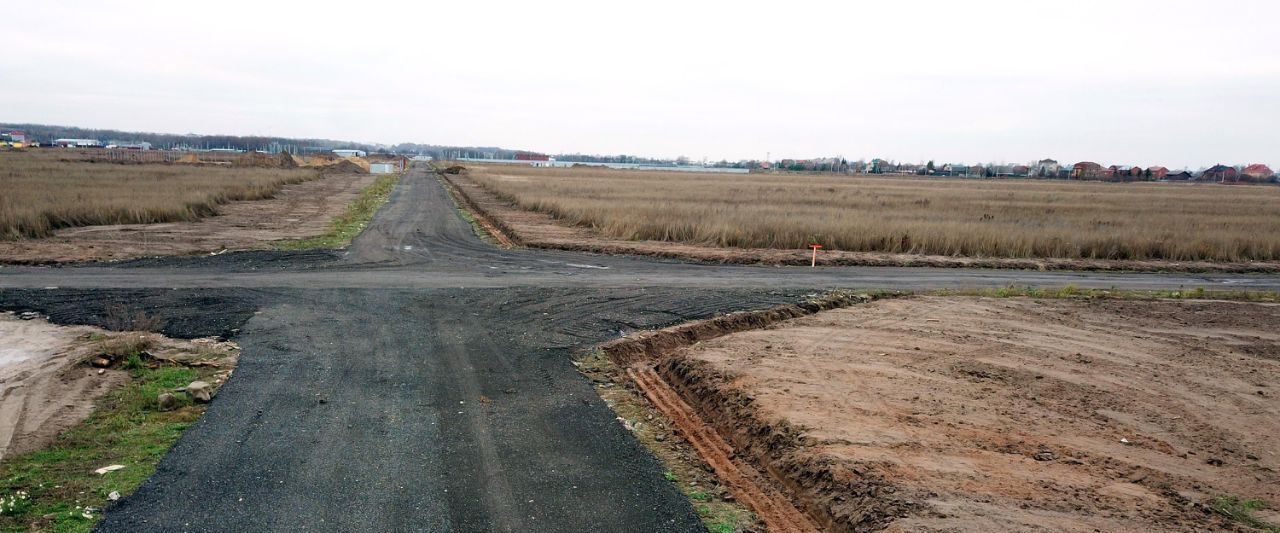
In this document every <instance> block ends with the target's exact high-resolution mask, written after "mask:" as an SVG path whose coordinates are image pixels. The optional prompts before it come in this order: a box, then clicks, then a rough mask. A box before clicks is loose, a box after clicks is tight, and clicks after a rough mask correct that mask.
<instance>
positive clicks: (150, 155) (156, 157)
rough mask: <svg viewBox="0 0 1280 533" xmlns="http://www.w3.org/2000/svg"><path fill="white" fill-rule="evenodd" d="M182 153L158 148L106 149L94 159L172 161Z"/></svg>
mask: <svg viewBox="0 0 1280 533" xmlns="http://www.w3.org/2000/svg"><path fill="white" fill-rule="evenodd" d="M182 155H183V154H181V153H178V152H165V151H160V150H106V151H105V152H103V153H102V154H101V155H100V156H99V158H96V159H99V160H100V161H110V162H112V163H173V162H176V161H177V160H178V159H181V158H182Z"/></svg>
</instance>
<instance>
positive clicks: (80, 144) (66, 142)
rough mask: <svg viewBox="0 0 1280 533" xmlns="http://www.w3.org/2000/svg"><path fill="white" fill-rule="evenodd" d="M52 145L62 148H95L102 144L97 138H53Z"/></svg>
mask: <svg viewBox="0 0 1280 533" xmlns="http://www.w3.org/2000/svg"><path fill="white" fill-rule="evenodd" d="M53 145H54V146H60V147H62V148H96V147H99V146H102V143H101V142H99V141H98V140H97V139H54V140H53Z"/></svg>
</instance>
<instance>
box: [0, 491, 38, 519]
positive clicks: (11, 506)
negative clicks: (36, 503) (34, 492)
mask: <svg viewBox="0 0 1280 533" xmlns="http://www.w3.org/2000/svg"><path fill="white" fill-rule="evenodd" d="M32 505H33V504H32V503H31V495H29V494H27V491H25V490H20V491H16V492H13V493H11V494H8V495H5V496H0V516H22V515H24V514H26V513H27V512H28V511H30V510H31V507H32Z"/></svg>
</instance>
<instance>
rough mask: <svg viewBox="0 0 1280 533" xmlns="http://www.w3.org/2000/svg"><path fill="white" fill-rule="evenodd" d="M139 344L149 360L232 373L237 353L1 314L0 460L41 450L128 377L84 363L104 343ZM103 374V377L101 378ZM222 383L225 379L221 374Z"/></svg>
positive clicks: (213, 345) (221, 345)
mask: <svg viewBox="0 0 1280 533" xmlns="http://www.w3.org/2000/svg"><path fill="white" fill-rule="evenodd" d="M130 336H131V337H139V336H141V337H145V338H146V341H147V344H148V345H149V346H150V347H149V348H148V352H149V353H150V354H151V356H152V357H153V358H154V359H157V360H166V361H176V362H183V363H186V364H192V363H193V362H194V364H210V361H212V360H216V361H217V364H216V365H214V366H226V368H228V372H229V369H230V368H231V367H232V366H234V363H235V357H236V355H238V352H239V349H238V348H237V347H236V346H235V345H234V344H232V343H228V342H221V341H217V340H215V339H209V338H202V339H193V340H189V341H186V340H176V339H170V338H167V337H164V336H162V335H158V334H154V333H141V332H110V331H106V330H103V329H99V328H95V327H90V326H57V325H53V324H50V323H49V322H47V321H46V320H45V319H43V318H36V319H33V320H20V319H18V318H17V317H15V316H14V315H13V314H12V313H0V458H3V457H7V456H12V455H18V454H22V453H24V452H29V451H32V450H38V449H41V448H43V447H44V446H45V445H47V444H48V443H49V442H52V441H53V439H54V437H56V436H57V435H58V433H60V432H61V431H62V430H64V429H67V428H69V427H71V426H73V425H75V424H76V423H77V422H79V421H81V420H83V419H85V418H86V417H88V416H89V414H90V413H92V412H93V407H94V401H95V400H96V399H97V398H98V397H99V396H102V395H103V394H105V393H106V392H108V391H110V390H112V389H113V388H115V387H118V386H121V385H123V384H124V383H125V382H127V381H128V379H129V377H128V374H127V372H126V371H125V370H121V369H120V368H119V365H115V366H113V367H111V368H106V369H99V368H95V367H93V366H92V365H90V364H89V361H90V360H91V359H93V358H96V357H97V356H98V355H99V354H100V353H101V350H102V348H103V346H104V343H113V342H118V339H120V338H122V337H130ZM100 370H101V371H100ZM223 378H224V379H225V374H224V375H223Z"/></svg>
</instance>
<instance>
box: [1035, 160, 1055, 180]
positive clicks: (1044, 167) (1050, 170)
mask: <svg viewBox="0 0 1280 533" xmlns="http://www.w3.org/2000/svg"><path fill="white" fill-rule="evenodd" d="M1059 170H1062V165H1059V164H1058V162H1057V161H1054V160H1052V159H1041V160H1039V161H1037V162H1036V164H1035V165H1032V166H1031V173H1032V174H1034V175H1036V176H1039V177H1042V178H1054V177H1057V176H1058V171H1059Z"/></svg>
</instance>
